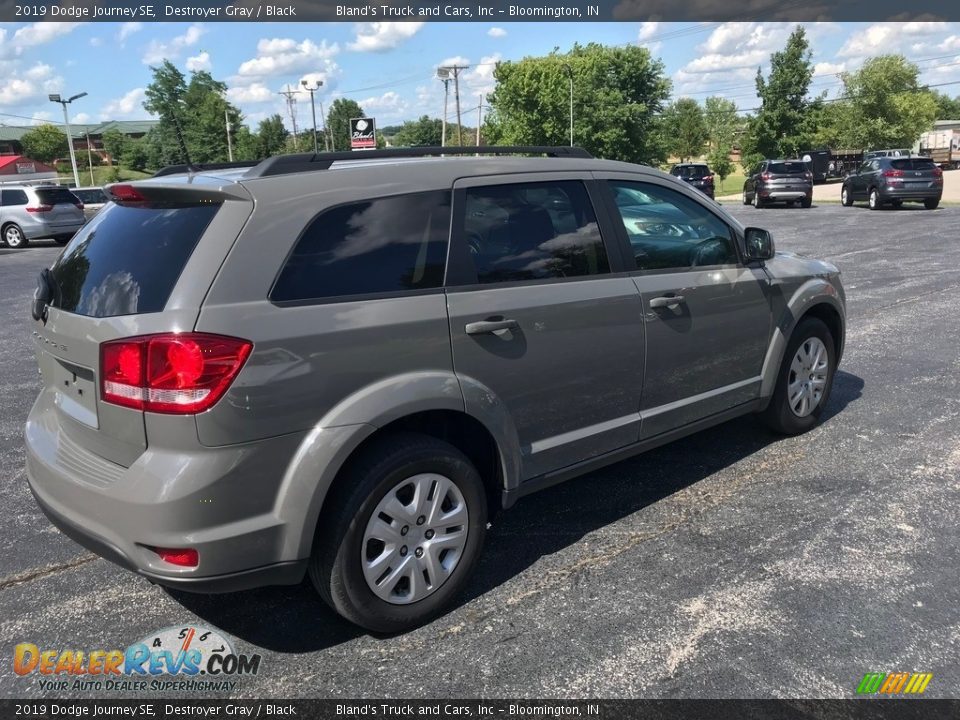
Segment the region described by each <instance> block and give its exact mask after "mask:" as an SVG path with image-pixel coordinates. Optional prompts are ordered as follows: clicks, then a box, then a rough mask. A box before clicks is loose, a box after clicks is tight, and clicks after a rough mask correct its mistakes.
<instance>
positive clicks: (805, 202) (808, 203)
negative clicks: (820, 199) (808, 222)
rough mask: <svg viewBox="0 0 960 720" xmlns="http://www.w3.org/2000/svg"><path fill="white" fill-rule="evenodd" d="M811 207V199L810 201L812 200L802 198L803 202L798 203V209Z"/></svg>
mask: <svg viewBox="0 0 960 720" xmlns="http://www.w3.org/2000/svg"><path fill="white" fill-rule="evenodd" d="M811 205H813V199H812V198H804V199H803V200H801V201H800V207H802V208H808V207H810V206H811Z"/></svg>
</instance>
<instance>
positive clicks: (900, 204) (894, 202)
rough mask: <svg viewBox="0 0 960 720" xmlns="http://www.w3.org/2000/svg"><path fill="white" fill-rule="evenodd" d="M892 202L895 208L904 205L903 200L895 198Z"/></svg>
mask: <svg viewBox="0 0 960 720" xmlns="http://www.w3.org/2000/svg"><path fill="white" fill-rule="evenodd" d="M890 204H891V205H893V206H894V207H895V208H899V207H903V200H893V201H891V203H890Z"/></svg>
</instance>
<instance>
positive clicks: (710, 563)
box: [0, 204, 960, 698]
mask: <svg viewBox="0 0 960 720" xmlns="http://www.w3.org/2000/svg"><path fill="white" fill-rule="evenodd" d="M729 207H731V209H732V210H733V212H734V214H736V215H737V216H738V217H740V218H741V219H742V220H743V221H744V223H745V224H753V225H760V226H763V227H766V228H768V229H770V230H771V231H773V233H774V237H775V240H776V242H777V246H778V248H779V249H782V250H789V251H794V252H798V253H801V254H806V255H814V256H819V257H822V258H826V259H829V260H831V261H832V262H834V263H836V264H837V265H839V266H840V268H841V269H842V270H843V273H844V281H845V284H846V288H847V295H848V302H849V306H848V311H849V325H848V334H847V350H846V354H845V356H844V358H843V362H842V364H841V366H840V372H839V374H838V375H837V378H836V383H835V386H834V392H833V396H832V398H831V403H830V406H829V410H828V413H827V419H826V421H825V422H824V424H823V425H822V426H820V427H819V428H817V429H816V430H814V431H813V432H811V433H809V434H807V435H805V436H802V437H798V438H791V439H782V438H777V437H774V436H772V435H770V434H769V433H768V432H766V431H765V430H763V429H762V428H761V427H760V425H759V424H758V423H756V422H755V421H754V420H753V419H752V418H743V419H740V420H736V421H733V422H730V423H727V424H725V425H722V426H720V427H717V428H714V429H712V430H710V431H707V432H704V433H701V434H699V435H696V436H693V437H690V438H687V439H685V440H682V441H679V442H677V443H674V444H672V445H668V446H665V447H662V448H659V449H657V450H655V451H653V452H651V453H648V454H646V455H643V456H640V457H638V458H634V459H632V460H629V461H626V462H623V463H620V464H618V465H615V466H613V467H610V468H608V469H605V470H603V471H601V472H597V473H594V474H591V475H589V476H586V477H583V478H580V479H577V480H574V481H571V482H569V483H567V484H565V485H561V486H558V487H556V488H553V489H551V490H547V491H545V492H543V493H540V494H539V495H535V496H532V497H530V498H527V499H525V500H523V501H522V502H521V503H520V504H518V505H517V506H516V507H515V508H514V509H513V510H511V511H510V512H508V513H505V514H503V515H501V516H500V517H499V518H498V520H497V522H496V523H495V525H494V526H493V528H492V530H491V533H490V535H489V538H488V544H487V547H486V550H485V552H484V556H483V558H482V560H481V564H480V567H479V570H478V573H477V575H476V577H475V578H474V580H473V582H472V583H471V584H470V586H469V590H468V592H467V594H466V595H465V596H464V597H463V598H462V599H461V602H460V603H459V604H458V606H457V607H456V608H455V609H454V610H453V611H451V612H450V613H449V614H447V615H445V616H443V617H442V618H440V619H439V620H437V621H435V622H434V623H432V624H430V625H428V626H426V627H424V628H421V629H419V630H417V631H414V632H411V633H407V634H404V635H400V636H397V637H391V638H379V637H373V636H370V635H367V634H364V633H361V632H360V631H358V630H356V629H355V628H353V627H352V626H350V625H347V624H345V623H344V622H343V621H341V620H339V619H338V618H337V617H336V616H335V615H334V614H333V612H332V611H329V610H327V609H326V607H325V606H324V605H323V604H322V603H321V601H320V600H319V599H318V598H316V597H315V596H314V594H313V592H312V590H310V589H309V587H308V586H306V585H304V586H302V587H294V588H274V589H264V590H259V591H254V592H246V593H239V594H233V595H220V596H192V595H187V594H180V593H177V594H173V593H171V592H167V591H164V590H162V589H160V588H158V587H154V586H151V585H150V584H149V583H147V582H146V581H145V580H142V579H140V578H138V577H136V576H134V575H132V574H129V573H127V572H125V571H123V570H120V569H118V568H116V567H114V566H113V565H111V564H109V563H108V562H106V561H104V560H100V559H98V558H96V557H95V556H93V555H90V554H89V553H87V552H86V551H84V550H83V549H82V548H80V547H79V546H77V545H75V544H74V543H73V542H71V541H70V540H68V539H66V538H65V537H63V536H61V535H60V534H59V533H58V532H57V531H56V530H54V529H53V528H52V527H51V526H50V524H49V523H48V522H47V520H46V519H45V518H44V517H43V516H42V514H41V513H40V511H39V510H38V509H37V508H36V506H35V504H34V502H33V499H32V497H31V496H30V493H29V491H28V489H27V486H26V481H25V478H24V471H23V466H24V457H23V447H22V440H21V427H22V424H23V421H24V419H25V417H26V415H27V412H28V410H29V407H30V404H31V403H32V401H33V398H34V396H35V393H36V390H37V387H38V382H37V371H36V368H35V365H34V362H33V357H32V351H31V342H30V337H29V335H30V326H31V323H32V321H31V320H30V318H29V311H28V300H29V297H30V295H31V293H32V291H33V288H34V285H35V281H34V278H35V276H36V274H37V272H38V271H39V270H40V269H41V268H42V267H44V266H46V265H48V264H49V263H50V262H51V261H52V259H53V258H54V257H55V255H56V253H57V252H59V248H58V247H56V246H54V245H53V244H52V243H50V244H49V245H47V244H45V243H37V244H35V245H33V246H31V247H30V248H27V249H24V250H17V251H13V250H7V249H0V308H2V310H0V312H2V314H3V320H2V323H0V367H2V369H3V370H2V373H0V408H2V414H0V498H2V508H3V511H4V516H5V522H4V523H3V524H2V530H0V627H2V637H3V638H4V643H3V648H2V650H0V653H2V655H3V657H2V658H0V660H2V661H0V692H2V694H3V695H4V696H6V697H26V696H39V695H43V694H44V693H43V691H41V689H40V686H39V684H38V682H37V679H36V677H29V678H21V677H17V676H16V675H14V673H13V669H12V662H11V655H12V652H13V646H14V644H16V643H20V642H32V643H35V644H37V645H40V646H42V647H45V648H84V649H96V648H105V649H112V648H124V647H126V646H127V645H129V644H130V643H132V642H135V641H137V640H139V639H141V638H143V637H145V636H147V635H148V634H149V633H151V632H153V631H155V630H158V629H160V628H164V627H167V626H171V625H181V624H200V625H204V626H208V627H217V628H220V629H222V630H223V631H225V632H226V633H227V634H229V635H230V636H232V637H233V638H235V639H236V645H237V647H238V649H239V650H240V651H241V652H247V653H250V652H258V653H261V654H262V655H263V662H262V665H261V670H260V673H259V675H257V676H256V677H248V678H244V679H242V680H241V681H240V685H239V686H238V688H237V690H236V691H235V692H234V694H235V695H238V696H240V697H278V698H279V697H301V696H303V697H340V698H349V697H371V698H376V697H428V698H429V697H468V698H475V697H557V698H562V697H584V696H589V697H762V698H767V697H846V696H851V695H853V694H854V692H855V690H856V687H857V684H858V683H859V681H860V679H861V678H862V677H863V675H864V673H866V672H870V671H880V672H889V671H897V670H899V671H916V672H921V671H922V672H932V673H933V680H932V681H931V682H930V684H929V686H928V689H927V691H926V695H927V696H933V697H957V696H960V667H958V665H957V662H956V660H957V657H960V610H958V608H960V554H958V552H957V548H958V547H960V529H958V522H957V518H958V513H960V481H958V476H960V422H958V416H960V353H958V341H957V338H958V337H960V275H958V273H957V268H958V267H960V242H958V240H960V227H958V226H960V208H958V207H945V208H941V209H940V210H937V211H934V212H929V211H925V210H923V209H920V206H916V208H917V209H904V210H900V211H892V210H888V211H882V212H871V211H869V210H867V209H866V208H864V207H862V206H861V207H855V208H843V207H840V206H839V205H822V206H819V207H814V208H813V209H810V210H802V209H765V210H755V209H753V208H750V207H742V206H739V205H738V204H731V205H730V206H729ZM705 351H706V352H709V348H705ZM148 694H150V693H148ZM154 694H155V693H154ZM53 695H55V696H60V697H93V696H96V695H97V693H89V694H88V693H69V692H68V693H54V694H53ZM100 695H102V696H107V697H118V696H119V697H126V695H123V694H120V695H118V694H117V693H106V692H104V693H101V694H100Z"/></svg>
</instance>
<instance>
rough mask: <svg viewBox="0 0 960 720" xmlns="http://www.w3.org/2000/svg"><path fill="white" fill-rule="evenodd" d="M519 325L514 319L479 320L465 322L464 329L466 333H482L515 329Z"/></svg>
mask: <svg viewBox="0 0 960 720" xmlns="http://www.w3.org/2000/svg"><path fill="white" fill-rule="evenodd" d="M519 327H520V323H518V322H517V321H516V320H479V321H477V322H472V323H467V326H466V327H465V328H464V329H465V330H466V331H467V335H484V334H486V333H495V332H499V331H501V330H516V329H517V328H519Z"/></svg>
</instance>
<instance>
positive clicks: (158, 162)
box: [143, 60, 193, 168]
mask: <svg viewBox="0 0 960 720" xmlns="http://www.w3.org/2000/svg"><path fill="white" fill-rule="evenodd" d="M150 70H151V71H152V72H153V81H152V82H151V83H150V84H149V85H147V88H146V90H145V92H144V97H145V100H144V101H143V107H144V109H145V110H146V111H147V112H149V113H151V114H152V115H156V116H157V117H158V118H159V122H158V123H157V125H156V126H155V127H153V128H151V130H150V132H149V133H147V136H146V137H147V143H148V145H149V146H150V147H149V154H150V167H153V168H160V167H163V166H164V165H175V164H178V163H182V162H186V158H185V157H183V151H182V149H181V147H180V141H179V140H178V137H177V126H178V124H179V128H180V130H181V131H182V130H183V129H184V127H185V126H186V121H187V117H186V105H185V103H184V100H183V98H184V95H186V93H187V79H186V77H185V76H184V74H183V73H182V72H180V70H178V69H177V67H176V66H175V65H174V64H173V63H172V62H170V61H169V60H164V61H163V62H162V63H161V64H160V65H159V67H151V68H150ZM183 139H184V141H186V135H185V134H184V135H183ZM192 159H193V158H191V160H192Z"/></svg>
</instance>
